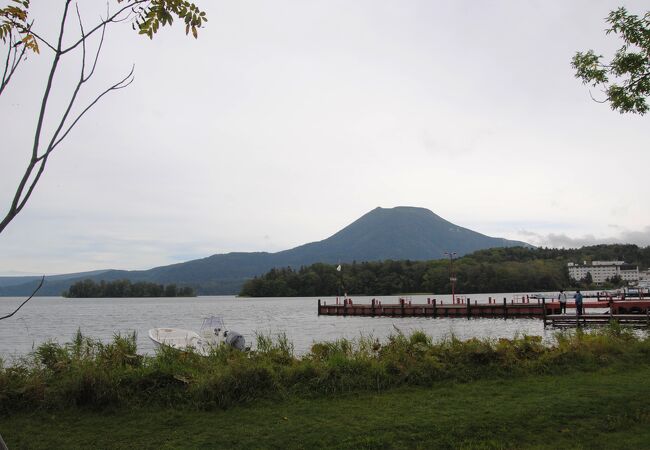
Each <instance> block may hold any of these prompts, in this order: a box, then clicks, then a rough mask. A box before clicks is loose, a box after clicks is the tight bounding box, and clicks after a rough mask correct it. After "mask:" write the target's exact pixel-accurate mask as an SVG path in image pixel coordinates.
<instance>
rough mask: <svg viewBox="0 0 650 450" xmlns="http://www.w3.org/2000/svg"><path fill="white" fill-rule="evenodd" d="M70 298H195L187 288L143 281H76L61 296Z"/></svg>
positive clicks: (190, 289) (189, 288)
mask: <svg viewBox="0 0 650 450" xmlns="http://www.w3.org/2000/svg"><path fill="white" fill-rule="evenodd" d="M62 295H63V296H64V297H71V298H101V297H108V298H117V297H195V296H196V294H195V293H194V289H192V288H191V287H189V286H183V287H177V286H176V285H175V284H168V285H162V284H156V283H148V282H145V281H138V282H135V283H132V282H131V281H129V280H117V281H100V282H99V283H96V282H94V281H93V280H90V279H88V280H83V281H78V282H76V283H74V284H73V285H71V286H70V287H69V288H68V290H67V291H65V292H63V294H62Z"/></svg>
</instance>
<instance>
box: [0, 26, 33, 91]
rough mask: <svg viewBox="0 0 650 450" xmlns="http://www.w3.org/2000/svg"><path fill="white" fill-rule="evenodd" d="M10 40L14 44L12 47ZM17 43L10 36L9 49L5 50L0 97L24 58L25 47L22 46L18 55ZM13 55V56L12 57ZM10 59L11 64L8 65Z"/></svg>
mask: <svg viewBox="0 0 650 450" xmlns="http://www.w3.org/2000/svg"><path fill="white" fill-rule="evenodd" d="M12 40H13V42H14V44H13V45H12ZM17 46H18V43H17V42H16V41H15V38H13V36H10V38H9V48H8V49H7V60H6V61H5V69H4V72H3V74H2V83H1V84H0V95H2V92H3V91H4V90H5V88H6V87H7V85H8V84H9V81H10V80H11V77H12V76H13V74H14V72H15V71H16V69H17V68H18V66H19V65H20V63H21V61H22V60H23V57H24V56H25V51H26V50H27V46H25V45H23V46H22V48H21V50H20V54H18V47H17ZM12 55H13V56H12ZM10 56H12V58H11V64H10V63H9V60H10Z"/></svg>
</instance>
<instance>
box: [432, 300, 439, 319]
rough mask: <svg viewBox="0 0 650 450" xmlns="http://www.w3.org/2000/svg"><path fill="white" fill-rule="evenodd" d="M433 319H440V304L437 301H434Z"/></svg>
mask: <svg viewBox="0 0 650 450" xmlns="http://www.w3.org/2000/svg"><path fill="white" fill-rule="evenodd" d="M433 317H438V304H437V301H436V299H435V298H434V299H433Z"/></svg>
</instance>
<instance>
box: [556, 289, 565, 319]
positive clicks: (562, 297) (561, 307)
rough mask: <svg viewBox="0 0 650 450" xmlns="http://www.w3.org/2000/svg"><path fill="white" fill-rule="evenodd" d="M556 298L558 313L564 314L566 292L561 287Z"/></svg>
mask: <svg viewBox="0 0 650 450" xmlns="http://www.w3.org/2000/svg"><path fill="white" fill-rule="evenodd" d="M558 300H559V301H560V314H566V292H564V290H563V289H560V295H558Z"/></svg>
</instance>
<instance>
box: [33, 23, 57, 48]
mask: <svg viewBox="0 0 650 450" xmlns="http://www.w3.org/2000/svg"><path fill="white" fill-rule="evenodd" d="M29 34H31V35H33V36H34V37H35V38H36V39H38V40H39V41H41V42H42V43H43V44H45V46H46V47H49V49H50V50H52V51H53V52H56V47H55V46H53V45H52V44H50V43H49V42H48V41H47V40H46V39H45V38H44V37H42V36H40V35H38V34H36V33H35V32H34V31H32V29H31V28H29Z"/></svg>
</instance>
